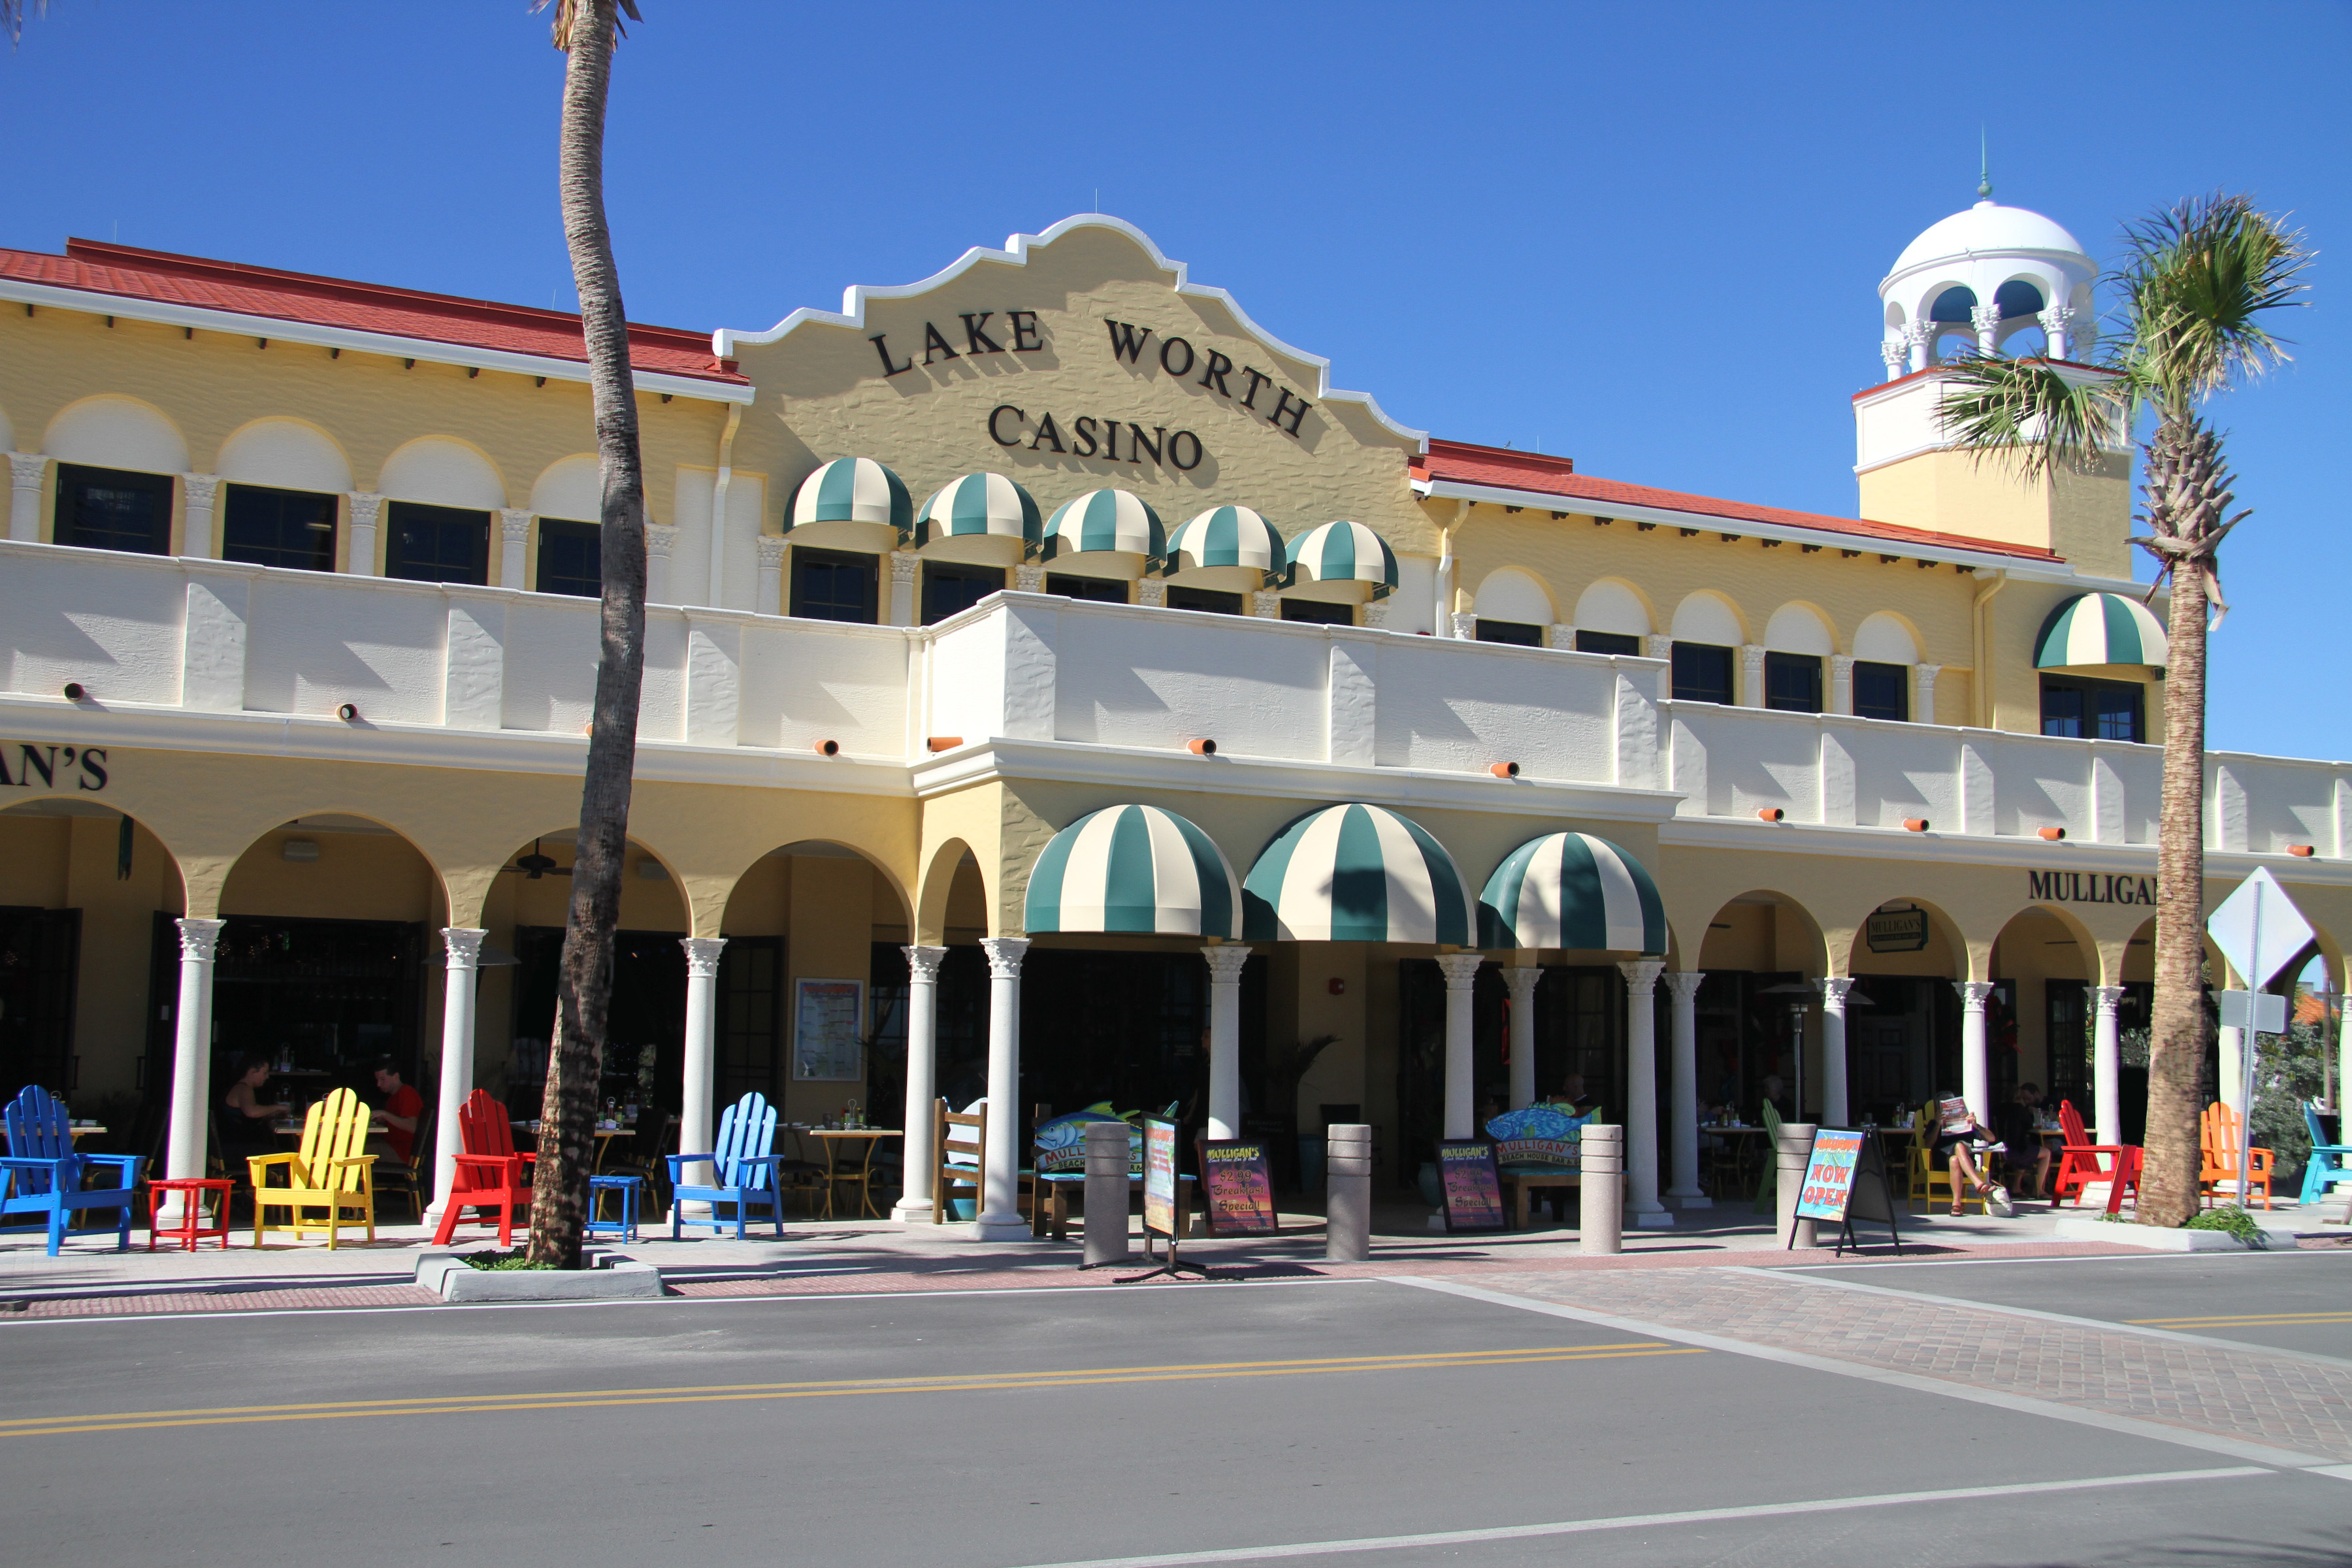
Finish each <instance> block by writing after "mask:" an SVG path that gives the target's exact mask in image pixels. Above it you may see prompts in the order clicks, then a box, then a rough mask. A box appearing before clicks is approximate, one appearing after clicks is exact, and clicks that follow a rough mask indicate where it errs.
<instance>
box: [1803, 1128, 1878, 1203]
mask: <svg viewBox="0 0 2352 1568" xmlns="http://www.w3.org/2000/svg"><path fill="white" fill-rule="evenodd" d="M1862 1143H1863V1135H1862V1134H1861V1133H1860V1132H1857V1131H1852V1130H1850V1129H1847V1128H1843V1127H1824V1128H1822V1129H1820V1130H1819V1131H1816V1132H1815V1133H1814V1134H1813V1152H1812V1154H1811V1157H1810V1158H1808V1159H1807V1160H1806V1162H1805V1184H1804V1185H1803V1186H1801V1187H1800V1188H1798V1189H1797V1217H1798V1218H1799V1219H1827V1220H1843V1219H1844V1218H1845V1209H1846V1205H1847V1204H1848V1203H1849V1202H1851V1201H1852V1199H1853V1167H1854V1163H1855V1162H1856V1161H1857V1160H1859V1159H1861V1158H1862Z"/></svg>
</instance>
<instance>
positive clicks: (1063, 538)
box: [1045, 490, 1168, 561]
mask: <svg viewBox="0 0 2352 1568" xmlns="http://www.w3.org/2000/svg"><path fill="white" fill-rule="evenodd" d="M1096 550H1123V551H1126V552H1128V553H1129V554H1131V555H1140V556H1143V557H1145V558H1146V559H1147V560H1150V561H1157V560H1159V559H1160V557H1161V556H1163V555H1165V554H1167V553H1168V531H1167V529H1166V528H1164V527H1163V526H1161V524H1160V514H1159V513H1158V512H1156V511H1154V510H1151V508H1150V506H1148V505H1146V504H1145V503H1144V500H1143V498H1142V497H1141V496H1138V495H1133V494H1130V493H1129V492H1128V491H1126V490H1088V491H1087V493H1086V494H1084V495H1082V496H1080V497H1079V498H1078V499H1077V500H1071V501H1064V502H1063V503H1062V504H1061V505H1060V506H1058V507H1056V508H1055V509H1054V515H1053V516H1051V517H1049V518H1047V519H1046V520H1045V559H1046V560H1048V561H1051V560H1053V559H1054V558H1055V556H1057V555H1081V554H1085V553H1086V552H1089V551H1096Z"/></svg>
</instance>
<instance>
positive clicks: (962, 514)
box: [915, 474, 1045, 555]
mask: <svg viewBox="0 0 2352 1568" xmlns="http://www.w3.org/2000/svg"><path fill="white" fill-rule="evenodd" d="M970 534H989V535H993V536H995V537H997V538H1000V539H1017V540H1019V541H1021V544H1022V548H1023V549H1024V551H1025V552H1027V553H1029V554H1031V555H1034V554H1036V553H1037V546H1038V544H1039V543H1040V542H1042V541H1043V540H1044V538H1045V512H1044V510H1042V509H1040V508H1039V506H1038V505H1037V498H1036V497H1035V496H1033V495H1031V494H1030V493H1029V492H1028V491H1027V490H1024V489H1022V488H1021V487H1020V486H1019V485H1016V484H1014V483H1013V481H1012V480H1011V479H1006V478H1005V477H1004V476H1003V474H966V475H964V476H963V477H962V478H961V479H950V480H949V481H948V482H947V483H946V484H945V485H942V486H941V487H940V489H939V491H938V493H937V494H935V495H933V496H932V497H931V499H930V500H927V501H925V502H924V503H923V510H920V511H919V512H917V513H916V514H915V548H916V549H918V550H920V549H921V548H922V547H923V546H924V545H926V544H929V542H931V541H932V540H934V539H954V538H958V537H961V536H964V535H970Z"/></svg>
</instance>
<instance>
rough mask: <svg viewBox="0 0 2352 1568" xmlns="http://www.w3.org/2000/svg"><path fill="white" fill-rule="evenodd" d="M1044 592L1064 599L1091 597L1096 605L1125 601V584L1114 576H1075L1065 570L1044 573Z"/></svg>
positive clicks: (1116, 603)
mask: <svg viewBox="0 0 2352 1568" xmlns="http://www.w3.org/2000/svg"><path fill="white" fill-rule="evenodd" d="M1045 592H1047V593H1048V594H1059V595H1062V596H1063V597H1064V598H1066V599H1091V600H1093V601H1094V602H1095V603H1096V604H1098V605H1124V604H1126V603H1127V584H1125V583H1122V582H1120V581H1119V580H1118V578H1116V577H1076V576H1072V575H1071V574H1069V573H1067V572H1049V573H1047V574H1045Z"/></svg>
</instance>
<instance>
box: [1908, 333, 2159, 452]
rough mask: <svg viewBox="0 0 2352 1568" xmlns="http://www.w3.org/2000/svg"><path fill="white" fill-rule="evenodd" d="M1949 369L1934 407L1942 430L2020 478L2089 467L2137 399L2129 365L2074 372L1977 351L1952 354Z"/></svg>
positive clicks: (2119, 430)
mask: <svg viewBox="0 0 2352 1568" xmlns="http://www.w3.org/2000/svg"><path fill="white" fill-rule="evenodd" d="M2102 368H2103V369H2104V368H2105V367H2102ZM1945 372H1946V374H1945V376H1944V383H1943V386H1944V395H1943V400H1942V401H1941V402H1940V403H1939V404H1938V405H1937V410H1936V418H1937V425H1938V426H1940V427H1941V428H1942V430H1943V433H1944V435H1945V437H1947V438H1948V439H1950V440H1952V441H1954V442H1956V443H1958V445H1959V446H1961V447H1965V448H1967V449H1968V450H1969V451H1970V452H1972V453H1974V454H1975V455H1976V457H1977V458H1978V460H1979V461H1987V460H1990V461H1993V462H1998V463H2000V464H2001V465H2002V466H2003V467H2006V468H2010V469H2011V470H2012V471H2014V472H2015V473H2016V474H2017V475H2018V476H2019V477H2020V478H2021V479H2042V478H2046V477H2047V476H2048V475H2050V474H2051V473H2053V471H2055V470H2057V469H2059V468H2077V469H2079V468H2088V467H2090V466H2092V465H2093V464H2095V462H2097V461H2098V459H2099V457H2100V455H2101V454H2102V453H2104V452H2105V451H2106V450H2107V449H2108V448H2109V447H2112V446H2114V445H2115V444H2116V442H2117V441H2118V440H2119V439H2121V438H2122V436H2123V435H2124V434H2125V422H2126V420H2127V419H2128V417H2129V410H2130V407H2131V403H2132V378H2131V377H2130V375H2129V374H2128V373H2127V372H2111V373H2110V374H2103V375H2101V376H2098V377H2096V378H2083V377H2080V376H2079V375H2078V376H2074V377H2069V376H2067V375H2064V374H2061V373H2060V372H2059V371H2058V370H2057V369H2056V368H2055V367H2054V366H2053V365H2052V364H2051V363H2050V362H2049V361H2047V360H2038V359H2000V358H1997V357H1979V356H1976V355H1969V356H1965V357H1963V358H1960V359H1958V360H1954V361H1953V362H1951V363H1949V364H1948V365H1947V366H1946V367H1945Z"/></svg>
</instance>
